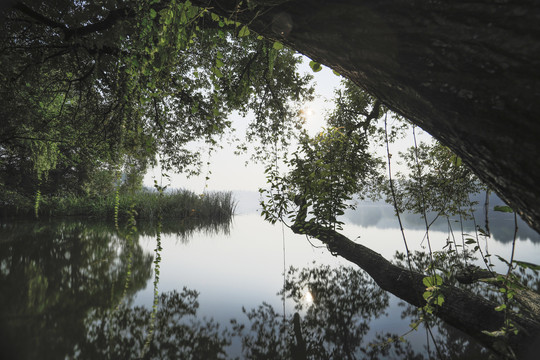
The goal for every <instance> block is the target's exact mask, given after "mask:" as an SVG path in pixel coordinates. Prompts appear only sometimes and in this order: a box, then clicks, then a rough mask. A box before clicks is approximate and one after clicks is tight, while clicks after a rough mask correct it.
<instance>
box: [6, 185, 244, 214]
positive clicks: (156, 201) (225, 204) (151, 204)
mask: <svg viewBox="0 0 540 360" xmlns="http://www.w3.org/2000/svg"><path fill="white" fill-rule="evenodd" d="M131 206H133V208H134V209H135V211H136V212H137V216H136V217H137V218H138V219H147V220H154V219H157V216H158V211H159V209H161V214H162V217H163V218H164V219H171V220H180V219H186V218H194V219H200V220H214V221H219V220H225V219H229V218H230V217H231V216H232V215H233V214H234V209H235V207H236V204H235V201H234V199H233V197H232V193H231V192H209V193H205V194H202V195H198V194H195V193H194V192H192V191H188V190H174V191H169V192H165V193H163V196H161V197H160V195H159V193H158V192H156V191H148V190H143V191H140V192H137V193H133V194H121V195H120V202H119V216H120V217H123V216H125V215H126V214H127V211H128V209H129V208H130V207H131ZM114 207H115V194H114V193H112V194H109V195H107V196H100V197H97V196H96V197H81V196H75V195H66V196H51V197H45V196H44V197H42V198H41V201H40V203H39V216H40V217H60V216H83V217H91V218H103V219H113V218H114ZM12 208H13V205H12V204H6V205H4V206H2V213H4V215H5V216H34V204H31V203H30V202H27V203H25V204H23V205H21V206H18V207H17V210H16V211H13V209H12Z"/></svg>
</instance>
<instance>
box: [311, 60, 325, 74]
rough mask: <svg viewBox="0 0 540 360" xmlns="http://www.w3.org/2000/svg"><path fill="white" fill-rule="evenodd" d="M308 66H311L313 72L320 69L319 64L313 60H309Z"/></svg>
mask: <svg viewBox="0 0 540 360" xmlns="http://www.w3.org/2000/svg"><path fill="white" fill-rule="evenodd" d="M309 67H310V68H311V70H313V72H319V71H321V70H322V66H321V64H319V63H318V62H316V61H313V60H312V61H310V62H309Z"/></svg>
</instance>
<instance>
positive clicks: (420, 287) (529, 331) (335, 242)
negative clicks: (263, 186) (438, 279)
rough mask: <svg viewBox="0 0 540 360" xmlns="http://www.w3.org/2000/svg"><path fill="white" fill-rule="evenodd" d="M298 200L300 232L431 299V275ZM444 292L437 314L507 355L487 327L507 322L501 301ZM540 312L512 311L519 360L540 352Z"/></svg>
mask: <svg viewBox="0 0 540 360" xmlns="http://www.w3.org/2000/svg"><path fill="white" fill-rule="evenodd" d="M296 203H297V205H298V206H299V208H300V210H299V211H298V213H297V216H296V219H295V222H294V224H293V226H292V227H291V229H292V230H293V232H295V233H297V234H305V235H309V236H311V237H314V238H316V239H318V240H320V241H322V242H323V243H324V244H326V246H327V247H328V249H329V250H330V252H332V254H334V255H339V256H341V257H343V258H345V259H347V260H349V261H351V262H353V263H354V264H356V265H358V266H359V267H360V268H362V269H363V270H364V271H366V272H367V273H368V274H369V275H370V276H371V277H372V278H373V280H374V281H375V282H376V283H377V284H378V285H379V286H380V287H381V288H382V289H384V290H386V291H388V292H390V293H392V294H393V295H395V296H397V297H399V298H400V299H402V300H405V301H406V302H408V303H409V304H411V305H414V306H416V307H423V306H424V305H426V301H425V300H424V299H423V297H422V294H423V293H424V292H425V291H426V286H425V285H424V284H423V282H422V281H423V279H424V277H425V276H426V275H424V274H421V273H418V272H416V271H409V270H407V269H404V268H402V267H400V266H397V265H394V264H392V263H391V262H390V261H388V260H386V259H385V258H384V257H382V256H381V255H380V254H378V253H376V252H375V251H373V250H371V249H369V248H367V247H365V246H363V245H361V244H358V243H355V242H353V241H351V240H349V239H348V238H347V237H345V236H344V235H342V234H340V233H338V232H337V231H334V230H332V229H330V228H326V227H323V226H321V225H320V224H318V223H316V222H315V221H314V220H313V219H311V220H306V216H307V206H306V204H305V201H304V200H303V199H302V198H301V196H297V198H296ZM440 291H441V293H442V294H443V295H444V299H445V301H444V303H443V304H442V306H437V307H436V309H435V311H434V315H435V316H437V317H438V318H440V319H441V320H443V321H445V322H446V323H448V324H450V325H452V326H454V327H455V328H457V329H459V330H461V331H463V332H465V333H467V334H469V335H470V336H472V337H473V338H474V339H476V340H477V341H478V342H479V343H481V344H482V345H484V346H485V347H487V348H489V349H491V350H493V351H494V352H496V353H498V354H500V355H503V356H505V348H504V346H502V347H501V344H502V341H501V339H499V338H497V337H493V336H489V335H487V334H485V333H484V331H488V332H492V331H496V330H499V329H500V328H501V327H502V326H503V324H504V320H505V319H504V314H503V313H502V312H498V311H495V310H494V309H495V307H496V306H497V304H495V303H493V302H491V301H488V300H486V299H485V298H483V297H480V296H478V295H475V294H473V293H471V292H468V291H465V290H463V289H461V288H458V287H455V286H451V285H444V284H443V285H442V286H441V287H440ZM536 315H537V317H536V318H535V319H534V318H522V317H520V316H518V315H516V314H511V315H510V316H511V317H512V320H513V321H514V322H515V323H516V324H517V325H518V327H519V329H520V331H519V333H518V334H517V335H511V336H510V337H509V341H508V345H509V346H510V347H511V348H512V350H513V352H514V353H516V354H517V355H518V358H519V359H529V358H530V359H532V358H534V356H535V355H536V354H537V353H538V351H540V343H539V342H538V339H539V338H540V322H539V321H538V314H536Z"/></svg>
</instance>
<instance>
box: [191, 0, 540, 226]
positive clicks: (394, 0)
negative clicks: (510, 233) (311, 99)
mask: <svg viewBox="0 0 540 360" xmlns="http://www.w3.org/2000/svg"><path fill="white" fill-rule="evenodd" d="M193 3H194V4H198V5H200V6H208V7H211V8H212V9H211V11H214V12H217V13H219V14H221V15H225V16H229V17H231V18H234V19H237V20H238V21H241V22H243V23H246V24H248V25H249V27H250V28H251V29H252V30H254V31H256V32H258V33H260V34H262V35H264V36H265V37H268V38H271V39H275V40H279V41H281V42H283V43H285V44H287V45H288V46H290V47H291V48H293V49H295V50H297V51H299V52H300V53H303V54H305V55H307V56H309V57H310V58H312V59H314V60H315V61H318V62H321V63H323V64H325V65H327V66H329V67H331V68H333V69H334V70H336V71H337V72H339V73H340V74H342V75H344V76H345V77H347V78H349V79H351V80H352V81H354V82H355V83H356V84H358V85H360V86H361V87H363V88H364V89H366V90H367V91H368V92H370V93H371V94H373V95H374V96H376V97H377V98H379V99H380V100H381V101H382V102H383V103H384V104H385V105H387V106H388V107H389V108H391V109H392V110H394V111H395V112H397V113H399V114H401V115H403V116H405V117H406V118H408V119H410V120H411V121H412V122H414V123H415V124H417V125H419V126H420V127H422V128H423V129H424V130H426V131H427V132H429V133H430V134H431V135H433V136H434V137H435V138H437V139H438V140H440V141H441V142H442V143H443V144H445V145H447V146H449V147H450V148H451V149H452V150H453V151H454V152H456V153H457V154H458V155H459V156H461V157H462V158H463V160H464V161H465V162H466V163H467V164H468V165H469V166H470V167H471V168H472V169H473V170H474V171H475V172H476V174H477V175H478V176H479V177H480V178H481V179H482V180H484V181H485V182H487V183H488V184H489V185H490V186H491V187H492V188H493V189H494V190H495V191H496V192H497V193H498V194H499V196H501V197H502V198H503V199H504V200H505V201H506V202H507V203H508V204H509V205H510V206H512V207H513V208H514V209H516V210H518V212H519V214H520V215H521V216H522V218H523V219H524V220H525V221H527V222H528V223H529V224H530V225H531V226H532V227H533V228H534V229H536V230H537V231H540V205H539V204H540V187H539V186H538V183H539V182H540V157H539V156H538V155H539V153H540V101H539V99H540V4H539V2H538V1H534V0H528V1H527V0H523V1H517V0H499V1H487V0H480V1H414V0H340V1H324V0H289V1H284V0H273V1H270V0H251V1H244V2H243V5H238V3H239V2H238V1H237V0H219V1H218V0H194V1H193ZM248 4H251V5H256V6H255V7H252V8H251V9H250V8H248V7H247V5H248Z"/></svg>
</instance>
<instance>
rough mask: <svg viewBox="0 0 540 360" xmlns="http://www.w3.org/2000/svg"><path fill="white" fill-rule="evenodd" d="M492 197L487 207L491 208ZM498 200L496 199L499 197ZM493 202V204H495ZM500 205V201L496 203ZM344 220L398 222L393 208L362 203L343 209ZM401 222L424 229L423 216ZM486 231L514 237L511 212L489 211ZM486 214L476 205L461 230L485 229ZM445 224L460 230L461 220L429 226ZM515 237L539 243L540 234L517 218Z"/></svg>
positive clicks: (503, 238)
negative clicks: (352, 207) (472, 216)
mask: <svg viewBox="0 0 540 360" xmlns="http://www.w3.org/2000/svg"><path fill="white" fill-rule="evenodd" d="M494 201H496V200H492V202H491V203H492V205H491V208H493V202H494ZM499 202H500V200H499ZM496 204H497V203H496ZM500 204H503V203H502V202H500ZM436 215H437V214H436V213H428V214H427V217H428V219H429V220H430V221H431V220H432V219H434V218H435V217H436ZM345 217H346V218H347V221H346V222H347V223H351V224H355V225H359V226H363V227H377V228H379V229H397V228H399V223H398V222H397V221H396V217H395V215H394V209H393V207H392V206H391V205H388V204H384V203H369V204H362V205H361V206H359V207H358V208H357V209H355V210H349V211H347V212H346V214H345ZM401 220H402V221H403V225H404V227H405V228H406V229H408V230H425V226H426V225H425V222H424V219H423V218H422V217H421V216H420V215H418V214H411V213H404V214H401ZM488 221H489V230H490V231H491V237H492V238H493V239H494V240H495V241H498V242H503V243H510V242H512V239H513V238H514V215H513V214H511V213H502V212H496V211H492V210H490V211H489V212H488ZM485 224H486V215H485V212H484V209H483V208H477V209H476V210H475V211H474V219H467V220H463V229H464V231H465V232H468V233H471V234H472V233H474V231H475V228H476V225H478V226H480V227H482V228H485ZM449 225H450V226H451V227H452V229H453V231H454V232H456V233H460V232H461V223H460V219H459V217H452V218H450V219H448V220H447V219H446V218H444V217H440V218H438V220H437V221H435V223H433V225H432V226H431V228H430V229H431V230H435V231H441V232H447V231H448V229H449ZM518 227H519V230H518V237H519V238H520V239H522V240H525V239H530V240H531V241H532V242H534V243H540V234H538V233H537V232H536V231H535V230H533V229H531V228H530V227H529V225H528V224H527V223H525V222H524V221H523V220H521V219H520V218H518Z"/></svg>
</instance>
